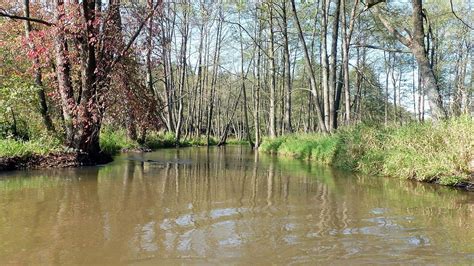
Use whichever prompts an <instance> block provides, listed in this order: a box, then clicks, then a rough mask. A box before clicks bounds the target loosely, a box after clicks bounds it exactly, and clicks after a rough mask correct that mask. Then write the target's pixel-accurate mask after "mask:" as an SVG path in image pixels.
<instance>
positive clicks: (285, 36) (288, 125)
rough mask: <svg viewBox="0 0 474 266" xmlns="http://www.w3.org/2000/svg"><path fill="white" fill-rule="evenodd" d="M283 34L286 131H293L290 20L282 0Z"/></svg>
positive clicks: (284, 2)
mask: <svg viewBox="0 0 474 266" xmlns="http://www.w3.org/2000/svg"><path fill="white" fill-rule="evenodd" d="M281 5H282V19H283V21H282V23H283V25H282V34H283V50H284V51H283V57H284V65H285V74H286V75H285V86H286V92H285V95H286V97H285V98H286V101H285V118H284V132H285V133H291V132H292V131H293V126H292V124H291V93H292V91H291V70H290V48H289V41H288V21H287V12H286V1H282V3H281Z"/></svg>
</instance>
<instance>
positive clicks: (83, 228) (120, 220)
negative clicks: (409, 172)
mask: <svg viewBox="0 0 474 266" xmlns="http://www.w3.org/2000/svg"><path fill="white" fill-rule="evenodd" d="M0 212H1V214H2V215H1V216H0V223H1V225H2V226H0V239H2V242H1V243H0V263H38V262H39V263H47V264H50V263H61V264H62V263H117V262H121V263H127V262H128V263H140V262H152V263H153V262H161V263H166V262H168V263H176V262H181V263H186V262H198V263H199V262H202V263H225V262H233V263H235V262H241V263H250V262H252V263H255V262H257V263H311V262H324V261H327V262H329V261H332V262H337V261H345V260H348V261H351V262H358V263H377V262H378V263H380V262H383V261H386V260H387V259H390V260H391V261H396V262H399V263H434V262H438V263H439V262H441V263H442V262H445V263H468V262H472V259H474V247H473V246H472V243H473V240H474V233H473V232H474V230H473V228H472V226H473V225H472V220H473V218H474V196H473V195H472V193H466V192H462V191H456V190H451V189H446V188H443V187H435V186H430V185H425V184H419V183H413V182H408V181H401V180H395V179H389V178H380V177H371V176H364V175H354V174H351V173H347V172H340V171H335V170H333V169H331V168H328V167H323V166H319V165H315V164H310V163H307V162H303V161H298V160H292V159H287V158H277V157H273V156H269V155H265V154H258V153H254V152H252V151H251V150H250V149H248V148H246V147H239V146H237V147H221V148H217V147H213V148H209V149H208V148H183V149H166V150H160V151H158V152H153V153H144V154H124V155H121V156H119V157H117V158H116V160H115V161H114V162H113V163H111V164H109V165H105V166H102V167H86V168H78V169H62V170H58V169H56V170H41V171H17V172H9V173H6V174H2V175H0Z"/></svg>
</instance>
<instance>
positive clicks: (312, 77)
mask: <svg viewBox="0 0 474 266" xmlns="http://www.w3.org/2000/svg"><path fill="white" fill-rule="evenodd" d="M291 10H292V11H293V17H294V18H295V22H296V27H297V30H298V37H299V39H300V42H301V43H302V48H303V52H304V59H305V63H306V68H307V69H308V72H309V78H310V88H311V93H312V94H313V96H314V98H315V101H316V103H315V106H316V113H317V115H318V118H319V121H318V122H319V128H320V129H321V131H322V132H323V133H328V130H327V128H326V125H325V123H324V117H323V113H322V111H321V106H320V103H319V102H320V101H319V99H320V97H319V93H318V91H317V89H316V76H315V73H314V69H313V67H312V64H311V58H310V55H309V52H308V47H307V46H306V41H305V39H304V36H303V31H302V29H301V25H300V22H299V19H298V14H297V12H296V5H295V0H291Z"/></svg>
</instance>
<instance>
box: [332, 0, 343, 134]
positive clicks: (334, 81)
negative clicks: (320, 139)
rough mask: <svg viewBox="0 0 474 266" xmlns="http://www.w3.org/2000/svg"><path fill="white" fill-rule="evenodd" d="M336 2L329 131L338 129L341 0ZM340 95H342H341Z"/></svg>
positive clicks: (333, 25)
mask: <svg viewBox="0 0 474 266" xmlns="http://www.w3.org/2000/svg"><path fill="white" fill-rule="evenodd" d="M335 1H336V10H335V11H334V18H333V24H332V36H331V57H330V60H329V112H330V117H329V128H330V129H329V130H330V131H332V130H334V129H336V127H337V109H338V107H337V106H336V95H337V92H336V89H337V64H336V62H337V39H338V36H339V14H340V10H341V0H335ZM339 95H340V94H339Z"/></svg>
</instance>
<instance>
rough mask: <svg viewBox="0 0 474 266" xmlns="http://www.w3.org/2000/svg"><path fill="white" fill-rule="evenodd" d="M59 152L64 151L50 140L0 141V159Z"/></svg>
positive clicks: (55, 141)
mask: <svg viewBox="0 0 474 266" xmlns="http://www.w3.org/2000/svg"><path fill="white" fill-rule="evenodd" d="M60 151H64V147H63V146H62V145H61V143H60V142H59V141H58V140H56V139H52V138H40V139H36V140H34V141H22V140H14V139H0V157H14V156H18V157H24V156H29V155H33V154H40V155H45V154H48V153H51V152H60Z"/></svg>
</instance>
